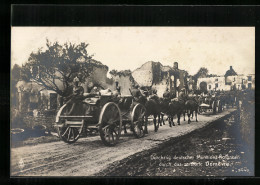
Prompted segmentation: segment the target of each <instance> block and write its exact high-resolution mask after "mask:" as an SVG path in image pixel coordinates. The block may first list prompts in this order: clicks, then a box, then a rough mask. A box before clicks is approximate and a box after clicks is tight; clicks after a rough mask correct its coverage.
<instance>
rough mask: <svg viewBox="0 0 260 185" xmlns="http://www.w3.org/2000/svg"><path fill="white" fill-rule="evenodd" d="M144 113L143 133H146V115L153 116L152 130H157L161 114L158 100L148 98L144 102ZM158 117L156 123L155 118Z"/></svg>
mask: <svg viewBox="0 0 260 185" xmlns="http://www.w3.org/2000/svg"><path fill="white" fill-rule="evenodd" d="M144 106H145V108H146V114H145V131H144V133H146V134H147V133H148V130H147V124H148V117H149V116H150V115H152V116H153V123H154V131H155V132H157V131H158V129H159V124H160V123H161V120H160V115H161V108H160V103H159V101H158V100H155V99H148V100H147V101H146V102H145V104H144ZM157 117H158V124H157V125H156V118H157Z"/></svg>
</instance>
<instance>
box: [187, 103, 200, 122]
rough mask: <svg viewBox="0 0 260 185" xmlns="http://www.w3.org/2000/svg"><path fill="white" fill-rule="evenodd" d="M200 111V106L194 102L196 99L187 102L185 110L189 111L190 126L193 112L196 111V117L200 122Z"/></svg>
mask: <svg viewBox="0 0 260 185" xmlns="http://www.w3.org/2000/svg"><path fill="white" fill-rule="evenodd" d="M198 109H199V104H198V103H197V102H196V101H195V100H194V99H188V100H187V101H186V102H185V110H186V111H187V115H188V124H190V122H191V120H190V115H191V114H192V115H193V112H194V111H195V116H196V122H198V119H197V115H198Z"/></svg>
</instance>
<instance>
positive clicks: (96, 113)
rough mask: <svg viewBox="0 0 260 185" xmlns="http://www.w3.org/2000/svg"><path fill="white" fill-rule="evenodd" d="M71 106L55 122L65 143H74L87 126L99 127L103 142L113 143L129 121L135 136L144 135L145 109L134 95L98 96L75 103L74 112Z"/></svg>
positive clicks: (66, 105)
mask: <svg viewBox="0 0 260 185" xmlns="http://www.w3.org/2000/svg"><path fill="white" fill-rule="evenodd" d="M71 106H72V105H70V104H64V105H63V106H62V107H61V108H60V110H59V111H58V113H57V116H56V121H55V127H56V128H57V132H58V135H59V137H60V138H61V139H62V140H63V141H64V142H66V143H74V142H76V141H77V140H78V139H79V137H80V136H81V135H82V133H85V134H86V130H87V129H90V128H96V129H98V131H99V134H100V137H101V140H102V142H103V143H104V144H105V145H106V146H114V145H116V144H117V143H118V141H119V137H120V135H121V131H122V125H126V124H129V125H130V128H131V130H132V132H133V134H134V135H135V137H137V138H139V137H143V136H144V127H145V111H146V109H145V107H144V106H143V105H142V104H139V103H135V102H134V101H133V97H132V96H122V97H118V96H113V95H99V96H96V97H92V98H86V99H85V100H83V101H82V102H79V103H76V105H75V106H74V107H75V108H74V110H73V111H71V110H70V109H71ZM69 110H70V111H69ZM68 112H69V113H70V114H68Z"/></svg>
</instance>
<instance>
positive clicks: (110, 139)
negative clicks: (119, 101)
mask: <svg viewBox="0 0 260 185" xmlns="http://www.w3.org/2000/svg"><path fill="white" fill-rule="evenodd" d="M121 129H122V118H121V111H120V109H119V107H118V106H117V105H116V104H115V103H113V102H109V103H107V104H105V105H104V106H103V108H102V110H101V113H100V115H99V133H100V137H101V140H102V142H103V143H104V144H105V145H106V146H114V145H116V144H117V143H118V140H119V137H120V134H121Z"/></svg>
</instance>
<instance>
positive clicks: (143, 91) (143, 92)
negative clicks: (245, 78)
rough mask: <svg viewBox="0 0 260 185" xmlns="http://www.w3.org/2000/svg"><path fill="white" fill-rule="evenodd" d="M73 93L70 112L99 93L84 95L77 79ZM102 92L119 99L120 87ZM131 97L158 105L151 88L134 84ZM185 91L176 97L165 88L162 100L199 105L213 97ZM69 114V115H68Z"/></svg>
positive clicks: (155, 92)
mask: <svg viewBox="0 0 260 185" xmlns="http://www.w3.org/2000/svg"><path fill="white" fill-rule="evenodd" d="M73 84H74V85H73V92H72V94H71V95H70V96H69V97H68V98H67V99H69V100H68V101H67V103H71V104H72V106H71V110H70V112H71V111H72V110H73V109H74V107H75V103H76V102H79V101H82V100H83V99H85V98H90V97H93V96H95V95H96V94H98V93H100V90H99V89H98V88H97V87H93V88H92V90H91V92H90V93H84V89H83V87H82V86H80V85H79V78H78V77H75V78H74V80H73ZM104 91H107V92H109V93H110V94H111V95H112V94H113V95H114V96H115V97H117V98H120V96H121V92H120V87H119V86H118V83H116V90H115V91H113V92H112V91H111V90H110V89H106V90H104ZM129 91H130V93H131V95H132V96H133V98H134V101H135V102H137V103H141V104H144V103H145V102H146V100H147V99H152V100H154V101H156V102H157V103H158V104H159V102H160V98H159V96H158V95H157V90H156V89H151V88H149V89H148V88H146V87H140V86H139V85H137V84H134V85H133V86H132V88H131V89H129ZM185 92H186V90H185V89H184V88H183V89H181V90H180V92H179V94H178V97H176V94H174V93H173V92H171V91H170V90H169V88H168V87H167V88H166V89H165V91H164V93H163V97H162V99H163V100H164V101H168V102H169V101H171V100H178V101H179V102H180V103H185V101H186V100H187V99H192V100H194V101H195V102H197V103H198V104H199V99H201V98H204V99H205V98H206V99H207V98H211V97H214V95H209V94H206V95H205V94H203V93H202V94H201V95H198V94H195V93H194V92H193V91H191V92H190V93H189V94H186V93H185ZM70 112H69V113H70Z"/></svg>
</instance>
